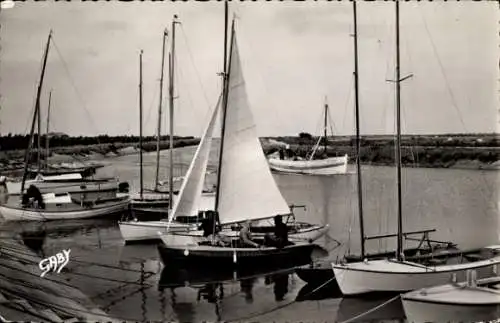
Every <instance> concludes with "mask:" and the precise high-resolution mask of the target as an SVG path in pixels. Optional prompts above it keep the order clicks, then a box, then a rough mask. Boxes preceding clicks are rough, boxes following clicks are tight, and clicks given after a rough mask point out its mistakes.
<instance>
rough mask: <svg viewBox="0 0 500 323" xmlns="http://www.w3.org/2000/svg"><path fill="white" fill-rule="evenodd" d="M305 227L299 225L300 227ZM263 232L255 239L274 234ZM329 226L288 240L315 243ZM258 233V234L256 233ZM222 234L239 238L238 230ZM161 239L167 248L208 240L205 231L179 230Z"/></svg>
mask: <svg viewBox="0 0 500 323" xmlns="http://www.w3.org/2000/svg"><path fill="white" fill-rule="evenodd" d="M300 225H303V224H302V223H299V226H300ZM261 229H262V232H259V231H257V230H254V231H253V232H252V234H253V236H254V237H255V238H264V235H265V234H266V233H267V232H272V230H273V227H271V226H270V227H262V228H261ZM266 229H267V230H266ZM328 229H329V226H328V225H324V226H323V225H310V226H308V227H305V228H299V229H298V230H294V231H291V232H289V233H288V239H289V240H290V241H292V242H314V241H316V240H318V239H319V238H321V237H322V236H324V235H325V234H326V232H327V231H328ZM255 231H257V232H255ZM222 234H223V235H224V236H226V237H229V238H238V237H239V231H238V230H223V231H222ZM160 239H161V240H162V241H163V243H164V244H165V245H167V246H183V245H197V244H198V243H199V242H201V241H204V240H206V239H205V238H204V237H203V231H201V230H196V231H184V232H183V231H182V230H178V231H177V232H175V233H171V232H170V233H169V232H167V233H165V234H163V235H161V236H160Z"/></svg>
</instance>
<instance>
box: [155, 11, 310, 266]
mask: <svg viewBox="0 0 500 323" xmlns="http://www.w3.org/2000/svg"><path fill="white" fill-rule="evenodd" d="M226 12H227V3H226ZM226 17H227V14H226ZM226 21H227V20H226ZM226 31H227V28H226ZM225 39H227V38H226V37H225ZM229 53H230V54H229V64H228V66H227V72H226V71H225V72H224V73H223V75H224V91H223V98H222V111H221V112H222V118H221V120H222V135H221V149H220V154H219V170H218V172H217V175H218V182H217V194H216V200H215V218H217V216H218V220H219V221H218V222H219V224H220V225H221V226H228V225H231V224H236V223H241V222H244V221H256V220H263V219H269V218H272V217H274V216H276V215H288V214H290V209H289V206H288V204H287V202H286V201H285V199H284V198H283V196H282V194H281V192H280V191H279V188H278V186H277V184H276V182H275V180H274V178H273V175H272V174H271V171H270V169H269V166H268V164H267V161H266V157H265V156H264V152H263V150H262V147H261V144H260V141H259V138H258V136H257V131H256V125H255V122H254V120H253V116H252V112H251V109H250V107H249V103H248V99H247V94H246V90H245V81H244V78H243V73H242V69H241V63H240V58H239V53H238V47H237V41H236V34H235V30H234V20H233V24H232V28H231V42H230V50H229ZM224 56H225V55H224ZM224 69H225V70H226V64H225V63H224ZM219 101H220V100H219ZM218 108H219V105H217V106H216V108H215V109H214V112H213V115H212V117H211V120H210V122H209V124H208V127H207V130H210V129H211V128H213V124H215V120H216V119H217V113H218ZM206 133H207V131H206V132H205V134H206ZM205 134H204V136H205ZM208 149H209V146H208V145H205V144H204V142H201V143H200V146H199V147H198V151H197V154H199V153H200V151H207V150H208ZM203 163H206V162H205V161H204V160H203V159H200V160H198V159H197V158H196V155H195V158H194V159H193V162H192V164H191V166H190V170H192V169H199V168H201V169H203V168H205V167H206V164H205V165H203ZM202 166H205V167H202ZM200 191H201V184H200V179H199V178H198V179H193V180H192V181H190V176H188V178H187V179H186V180H185V182H183V186H182V188H181V193H180V196H179V202H178V203H176V205H175V206H174V209H173V213H172V216H171V218H170V219H171V220H172V219H173V218H174V217H175V216H176V215H177V214H183V212H185V211H186V210H188V212H189V213H187V214H192V212H191V211H189V210H192V209H193V207H195V205H196V203H193V202H195V201H196V199H197V198H198V197H199V195H200ZM214 224H215V223H214ZM220 234H221V235H224V232H220ZM186 236H189V233H178V232H171V233H169V232H167V233H166V234H162V235H161V239H162V241H163V244H162V245H159V246H158V251H159V253H160V256H161V258H162V261H163V263H164V264H168V263H170V262H173V261H175V262H187V263H191V264H202V265H207V266H208V265H213V264H218V265H225V266H228V267H233V268H234V267H236V268H238V267H240V266H250V267H252V266H258V264H260V263H267V264H273V263H274V264H279V263H286V262H289V261H292V260H294V259H295V260H297V259H307V260H309V261H310V259H311V253H312V251H313V249H314V247H315V245H314V244H312V243H309V242H297V243H295V244H293V243H292V244H291V245H287V246H285V247H283V248H276V247H269V246H264V245H262V246H261V247H260V248H255V247H252V248H245V247H243V246H241V245H239V241H238V239H233V238H232V237H227V236H226V238H228V239H229V240H230V245H229V246H220V245H214V244H212V243H211V241H204V242H195V243H190V241H189V237H188V239H184V237H186ZM176 240H177V241H176Z"/></svg>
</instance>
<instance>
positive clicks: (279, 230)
mask: <svg viewBox="0 0 500 323" xmlns="http://www.w3.org/2000/svg"><path fill="white" fill-rule="evenodd" d="M265 240H266V243H265V244H266V245H268V246H272V247H276V248H283V247H285V246H287V245H289V244H290V241H288V227H287V225H286V224H285V223H283V217H282V216H281V215H276V216H275V217H274V236H271V235H266V238H265Z"/></svg>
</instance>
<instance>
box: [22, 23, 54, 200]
mask: <svg viewBox="0 0 500 323" xmlns="http://www.w3.org/2000/svg"><path fill="white" fill-rule="evenodd" d="M51 39H52V30H51V31H50V32H49V37H48V39H47V45H46V46H45V53H44V57H43V65H42V73H41V74H40V82H39V83H38V89H37V93H36V103H35V112H34V114H33V122H32V123H31V131H30V139H29V142H28V149H27V150H26V154H25V155H24V171H23V180H22V182H21V194H23V192H24V184H25V183H26V176H27V175H28V163H29V157H30V151H31V148H32V147H33V133H34V132H35V122H36V120H37V117H38V115H39V114H40V96H41V94H42V87H43V79H44V77H45V67H46V66H47V58H48V56H49V46H50V40H51ZM39 134H40V133H39ZM39 152H40V151H39Z"/></svg>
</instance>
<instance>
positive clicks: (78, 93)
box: [51, 36, 101, 144]
mask: <svg viewBox="0 0 500 323" xmlns="http://www.w3.org/2000/svg"><path fill="white" fill-rule="evenodd" d="M51 41H52V44H53V45H54V48H55V49H56V52H57V55H58V57H59V59H60V60H61V62H62V64H63V68H64V70H65V72H66V74H67V76H68V78H69V81H70V83H71V86H72V87H73V90H74V91H75V93H76V95H77V97H78V99H79V100H80V103H81V104H82V106H83V110H84V111H85V112H86V114H87V117H88V119H89V121H90V123H91V124H92V126H93V127H94V130H97V127H96V125H95V123H94V120H93V119H92V116H91V114H90V112H89V111H88V109H87V105H86V104H85V101H84V100H83V96H82V95H81V94H80V91H78V88H77V87H76V85H75V82H74V80H73V78H72V77H71V73H70V72H69V68H68V65H67V63H66V61H65V60H64V58H63V56H62V54H61V51H60V50H59V47H58V46H57V44H56V41H55V38H54V36H52V37H51ZM97 142H98V144H101V143H100V141H99V137H97Z"/></svg>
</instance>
